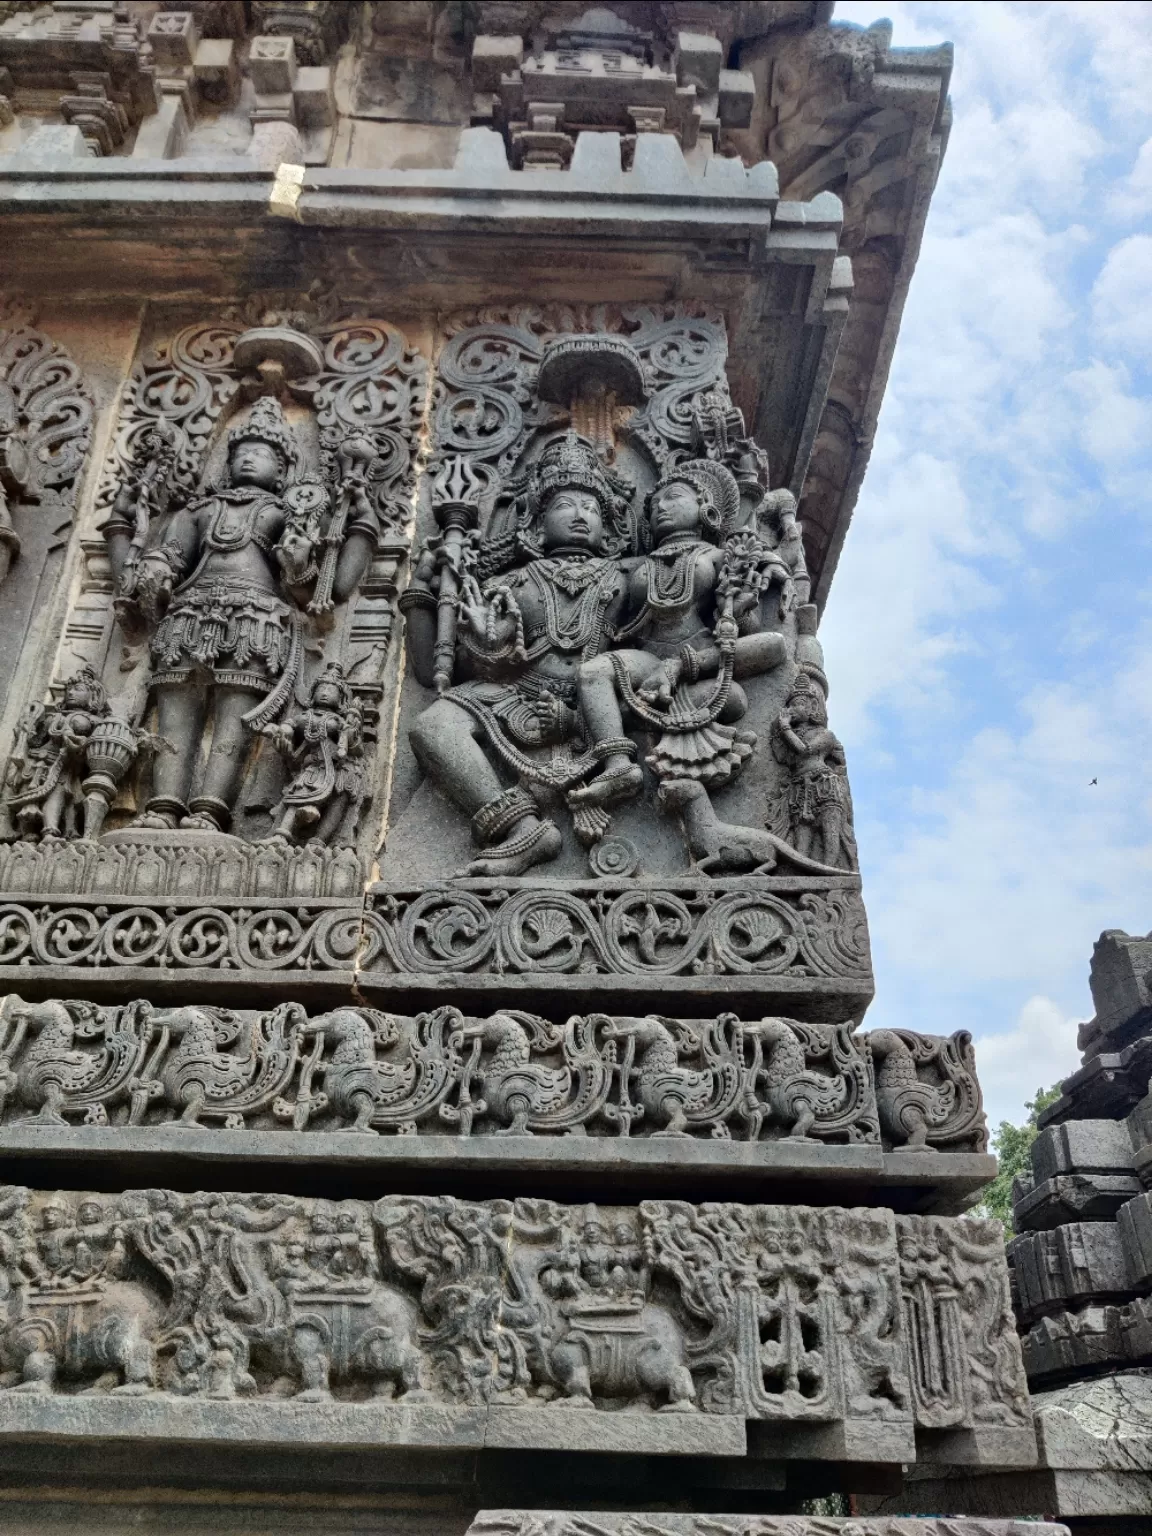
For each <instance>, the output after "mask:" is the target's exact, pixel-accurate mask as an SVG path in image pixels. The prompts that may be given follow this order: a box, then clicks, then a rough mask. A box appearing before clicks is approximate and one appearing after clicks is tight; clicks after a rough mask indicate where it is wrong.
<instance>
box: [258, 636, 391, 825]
mask: <svg viewBox="0 0 1152 1536" xmlns="http://www.w3.org/2000/svg"><path fill="white" fill-rule="evenodd" d="M264 734H265V735H266V736H268V737H269V739H270V740H271V741H272V742H273V743H274V744H275V746H276V748H277V750H278V751H279V753H280V755H281V757H282V758H283V759H284V761H285V762H286V763H287V765H288V767H289V769H290V771H291V773H292V778H291V781H290V783H289V784H288V785H287V787H286V788H285V790H284V793H283V795H282V796H281V800H280V805H279V806H278V807H277V812H276V814H278V815H279V817H280V820H279V822H278V824H277V827H276V830H275V832H273V834H272V836H273V838H275V839H277V840H284V841H286V842H289V843H296V842H299V841H300V840H301V839H302V838H303V837H304V836H305V834H309V836H310V840H311V841H312V842H317V843H325V844H327V843H337V844H340V845H341V846H343V845H344V844H346V843H350V842H351V841H352V840H353V839H354V838H355V835H356V823H357V821H358V819H359V815H360V807H361V805H362V804H363V802H364V798H365V793H366V785H365V779H364V767H363V757H364V743H363V737H362V720H361V716H360V710H359V708H358V706H357V705H356V704H355V702H354V701H353V699H352V690H351V689H350V688H349V687H348V684H347V682H346V681H345V678H344V669H343V667H342V666H341V665H340V664H339V662H330V663H329V664H328V666H326V667H325V668H324V670H323V672H321V673H320V675H319V677H318V678H317V679H316V681H315V682H314V683H313V684H312V692H311V695H310V698H309V703H308V708H307V709H305V710H302V711H301V712H300V713H299V714H297V715H296V716H294V717H293V719H292V720H290V721H287V722H285V723H283V724H280V725H267V726H265V727H264Z"/></svg>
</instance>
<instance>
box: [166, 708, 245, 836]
mask: <svg viewBox="0 0 1152 1536" xmlns="http://www.w3.org/2000/svg"><path fill="white" fill-rule="evenodd" d="M263 697H264V695H263V694H262V693H258V692H257V691H256V690H255V689H253V688H225V687H219V688H217V689H216V718H215V723H214V725H213V729H212V745H211V747H210V748H209V750H208V762H207V763H206V765H205V768H204V781H203V783H202V784H201V786H200V789H199V790H198V791H197V794H196V798H195V799H194V800H192V801H191V802H190V804H191V808H192V815H191V816H185V817H184V819H183V821H182V822H181V823H180V824H181V826H185V827H199V828H201V829H202V830H204V831H208V832H224V831H226V830H227V828H228V825H229V823H230V822H231V819H232V807H233V806H234V805H235V804H236V797H237V795H238V794H239V793H240V785H241V783H242V781H243V778H244V767H245V764H246V763H247V761H248V754H249V752H250V751H251V747H252V733H251V732H250V731H249V729H248V727H247V726H246V725H245V724H244V718H243V717H244V716H245V715H246V714H247V713H248V711H249V710H250V709H255V708H256V706H257V705H258V704H259V703H260V701H261V699H262V698H263Z"/></svg>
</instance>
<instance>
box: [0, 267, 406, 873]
mask: <svg viewBox="0 0 1152 1536" xmlns="http://www.w3.org/2000/svg"><path fill="white" fill-rule="evenodd" d="M425 391H426V378H425V364H424V362H423V360H422V359H421V358H420V357H419V356H418V355H417V354H416V353H415V352H414V351H413V349H412V348H411V347H410V346H409V345H408V343H407V342H406V340H405V338H404V336H403V334H402V333H401V332H400V331H399V330H397V328H396V327H395V326H393V325H390V324H388V323H387V322H384V321H377V320H373V319H371V318H366V317H363V316H360V315H355V314H354V315H351V316H347V315H345V314H343V313H342V312H340V310H339V308H338V306H335V305H334V304H333V303H332V302H331V301H328V300H325V299H323V298H321V299H319V300H317V299H316V297H315V296H314V295H297V296H293V295H263V296H258V297H254V298H253V299H251V300H250V301H248V303H247V304H246V305H245V306H241V307H239V308H236V309H233V310H230V311H227V312H225V313H224V314H222V315H220V316H218V317H216V318H213V319H211V320H206V321H200V322H197V323H193V324H191V325H188V326H186V327H185V328H184V329H182V330H180V331H179V332H177V333H176V334H175V335H173V336H171V337H170V338H168V339H165V340H162V341H160V342H159V343H157V344H156V345H154V346H153V347H152V348H151V349H150V350H149V351H148V352H147V353H146V354H145V355H144V356H143V358H142V359H141V361H140V363H139V365H138V367H137V369H136V371H135V373H134V375H133V377H132V379H131V381H130V382H129V384H128V386H127V387H126V390H125V398H124V405H123V409H122V412H121V416H120V421H119V424H118V426H117V430H116V434H115V438H114V441H113V445H112V449H111V452H110V455H109V458H108V461H107V464H106V466H105V470H104V475H103V478H102V481H101V485H100V488H99V491H98V495H97V508H98V519H99V535H100V539H99V541H89V542H88V543H87V544H86V545H85V550H84V553H85V567H84V571H83V574H82V577H81V581H80V592H79V594H78V595H77V598H76V601H75V602H74V604H73V608H72V610H71V612H70V614H69V617H68V621H67V623H66V625H65V630H64V634H63V637H62V643H61V646H60V653H59V657H58V662H57V681H56V682H55V683H54V684H53V685H52V687H51V689H50V692H49V697H48V698H47V699H44V700H34V701H32V702H31V704H30V705H29V707H28V709H27V711H26V714H25V717H24V720H23V722H22V724H21V727H20V729H19V731H18V733H17V736H16V739H15V741H14V743H13V747H12V751H11V754H10V758H9V765H8V770H7V778H6V783H5V790H4V799H3V814H4V816H5V819H6V823H7V826H6V840H7V841H8V842H9V844H10V845H12V844H14V845H15V846H9V847H8V848H7V849H6V850H5V859H6V863H7V867H6V868H5V870H4V872H3V875H2V876H0V878H2V879H3V883H4V885H5V886H6V888H7V889H9V890H28V891H35V890H38V889H46V888H47V889H52V890H55V891H62V890H71V891H74V892H75V893H76V894H87V893H88V892H91V891H104V892H108V893H116V894H138V895H142V896H154V897H155V896H160V895H163V894H169V895H172V896H196V895H198V894H203V895H217V894H220V895H232V896H243V895H249V896H254V895H267V896H276V895H292V894H299V895H311V896H316V897H337V896H351V895H353V894H355V893H356V892H358V891H359V890H360V889H362V885H363V877H362V875H361V874H360V873H359V871H360V867H361V863H360V854H359V853H358V852H357V849H358V846H359V845H360V844H361V843H363V841H364V838H367V839H368V843H367V847H368V848H370V847H371V841H372V833H371V831H370V830H367V831H365V832H364V833H363V835H362V833H361V829H362V826H363V822H364V812H365V809H366V807H367V805H368V804H369V803H370V802H371V800H372V798H373V796H374V795H375V793H376V791H377V785H378V780H379V777H380V774H381V772H382V769H383V766H384V765H383V764H382V763H381V762H379V761H378V760H377V759H378V753H377V743H378V736H379V722H380V711H381V701H382V699H383V696H384V692H385V687H386V684H387V679H388V675H389V655H388V653H389V645H390V638H391V631H392V627H393V621H394V610H393V599H394V596H395V590H396V576H397V570H398V567H399V565H400V563H401V562H402V560H403V559H404V556H405V551H406V547H407V533H406V528H407V522H408V519H409V515H410V512H409V509H410V499H411V496H412V493H413V485H414V474H415V457H416V447H417V434H418V430H419V426H420V422H421V419H422V415H423V410H424V396H425ZM378 815H379V807H378V808H377V816H378ZM65 839H69V840H70V839H81V841H80V842H71V841H70V842H69V843H68V844H67V846H65V845H64V842H63V840H65Z"/></svg>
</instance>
